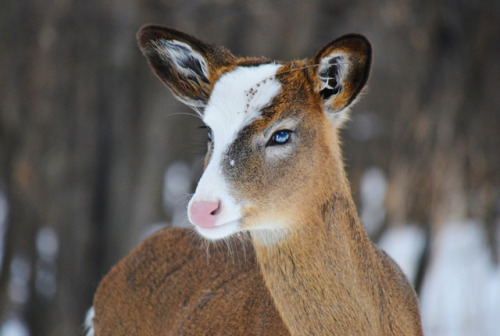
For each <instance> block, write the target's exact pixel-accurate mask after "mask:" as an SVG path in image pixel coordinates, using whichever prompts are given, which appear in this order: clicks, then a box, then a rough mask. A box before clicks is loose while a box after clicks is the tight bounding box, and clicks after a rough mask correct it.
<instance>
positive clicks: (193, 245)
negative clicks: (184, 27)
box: [92, 25, 422, 336]
mask: <svg viewBox="0 0 500 336" xmlns="http://www.w3.org/2000/svg"><path fill="white" fill-rule="evenodd" d="M138 41H139V45H140V48H141V50H142V52H143V54H144V55H145V56H146V58H147V59H148V61H149V64H150V66H151V67H152V69H153V70H154V72H155V73H156V75H157V76H158V77H159V78H160V79H161V80H162V81H163V82H164V83H165V84H166V85H167V86H168V88H169V89H170V90H171V91H172V92H173V94H174V95H175V96H176V97H177V98H178V99H179V100H180V101H182V102H184V103H185V104H187V105H189V106H190V107H192V108H194V109H195V110H196V111H197V112H198V113H199V114H200V116H201V118H202V120H203V122H204V123H205V125H206V128H207V133H208V141H207V143H208V145H207V147H208V152H207V155H206V159H205V170H204V173H203V175H202V177H201V179H200V181H199V183H198V186H197V188H196V192H195V194H194V196H193V197H192V199H191V200H190V202H189V205H188V216H189V220H190V222H191V223H192V224H193V225H194V228H195V229H196V231H197V232H198V233H199V235H201V236H202V237H204V238H206V239H207V240H220V239H228V238H230V237H233V236H240V238H241V237H248V238H246V240H245V238H242V242H241V249H239V250H236V251H234V252H233V254H230V253H228V252H227V251H226V252H224V251H222V250H218V249H217V248H216V247H214V245H213V244H209V245H208V247H202V246H200V245H202V244H200V239H199V238H197V237H194V236H193V234H192V233H190V232H188V230H185V229H168V230H164V231H161V232H159V233H157V234H156V235H154V236H153V237H151V238H149V239H147V240H146V241H144V242H143V243H142V244H141V245H140V246H139V247H138V248H136V249H135V250H134V251H132V252H131V253H130V254H129V255H128V256H127V257H126V258H125V259H124V260H122V261H121V262H120V263H119V264H118V265H117V266H115V267H114V268H113V269H112V270H111V272H110V273H109V274H108V275H107V276H106V277H105V278H104V280H103V281H102V282H101V284H100V286H99V288H98V290H97V293H96V296H95V298H94V309H95V315H94V316H93V319H92V322H93V326H94V330H95V334H96V335H98V336H101V335H174V334H176V335H177V334H190V335H205V334H206V335H214V334H224V335H264V334H266V335H289V334H291V335H422V329H421V322H420V315H419V308H418V303H417V299H416V296H415V293H414V291H413V289H412V287H411V285H410V284H409V283H408V281H407V279H406V278H405V276H404V275H403V273H402V272H401V270H400V269H399V267H398V266H397V265H396V264H395V263H394V262H393V261H392V259H391V258H390V257H389V256H387V255H386V254H385V253H384V252H383V251H381V250H379V249H378V248H377V247H375V246H374V245H373V244H372V243H371V241H370V240H369V238H368V237H367V235H366V233H365V232H364V230H363V228H362V226H361V224H360V221H359V219H358V216H357V213H356V208H355V205H354V203H353V200H352V197H351V192H350V188H349V183H348V180H347V178H346V174H345V171H344V166H343V161H342V155H341V151H340V140H339V135H338V133H339V128H340V127H341V126H342V123H343V122H344V121H345V119H346V117H347V109H348V107H349V106H350V105H351V104H352V103H353V101H354V100H355V99H356V97H357V96H358V94H359V93H360V91H361V90H362V88H363V87H364V85H365V83H366V81H367V79H368V75H369V71H370V63H371V46H370V44H369V42H368V41H367V40H366V38H365V37H363V36H360V35H346V36H343V37H341V38H339V39H337V40H334V41H333V42H331V43H329V44H327V45H326V46H324V47H323V48H322V49H320V50H319V51H318V52H317V53H316V54H315V55H314V57H313V58H311V59H309V60H301V61H292V62H288V63H282V62H274V61H270V60H267V59H262V58H238V57H235V56H233V55H232V54H231V53H230V52H229V51H228V50H226V49H223V48H221V47H217V46H214V45H211V44H208V43H205V42H202V41H200V40H198V39H196V38H194V37H192V36H190V35H187V34H185V33H182V32H179V31H177V30H174V29H171V28H166V27H162V26H152V25H150V26H145V27H143V28H142V29H141V30H140V31H139V33H138ZM243 250H246V255H244V253H245V252H243ZM207 253H208V256H207ZM234 259H238V260H239V261H236V262H235V261H234Z"/></svg>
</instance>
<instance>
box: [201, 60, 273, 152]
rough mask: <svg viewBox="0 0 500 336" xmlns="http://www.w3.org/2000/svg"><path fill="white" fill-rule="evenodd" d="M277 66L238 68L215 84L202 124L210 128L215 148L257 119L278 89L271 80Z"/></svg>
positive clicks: (233, 137) (231, 138)
mask: <svg viewBox="0 0 500 336" xmlns="http://www.w3.org/2000/svg"><path fill="white" fill-rule="evenodd" d="M280 67H281V65H279V64H275V63H270V64H263V65H259V66H255V67H238V68H236V69H235V70H233V71H231V72H230V73H228V74H225V75H223V76H222V77H221V78H220V79H219V80H218V81H217V83H215V85H214V89H213V91H212V95H211V96H210V100H209V101H208V104H207V107H206V108H205V112H204V116H203V121H204V122H205V124H207V125H208V126H210V128H211V129H212V131H213V135H214V143H215V146H216V147H224V148H226V147H227V146H228V145H229V144H231V143H232V142H233V141H234V139H235V137H236V135H237V134H238V132H239V131H240V130H242V129H243V128H244V127H245V126H247V125H249V124H250V123H251V122H252V121H253V120H255V119H257V118H259V117H260V116H261V110H262V109H263V108H264V107H266V106H267V105H269V104H270V103H271V101H272V99H273V98H274V97H275V96H276V95H277V94H278V93H279V92H280V90H281V83H280V82H279V81H277V80H276V79H275V75H276V72H277V70H278V69H279V68H280Z"/></svg>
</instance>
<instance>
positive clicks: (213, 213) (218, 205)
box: [210, 202, 220, 216]
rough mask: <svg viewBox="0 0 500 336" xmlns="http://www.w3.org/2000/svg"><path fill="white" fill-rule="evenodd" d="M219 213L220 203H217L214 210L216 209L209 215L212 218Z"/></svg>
mask: <svg viewBox="0 0 500 336" xmlns="http://www.w3.org/2000/svg"><path fill="white" fill-rule="evenodd" d="M219 212H220V202H219V203H217V208H216V209H214V210H213V211H212V212H210V214H211V215H212V216H217V215H218V214H219Z"/></svg>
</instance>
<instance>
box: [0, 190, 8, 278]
mask: <svg viewBox="0 0 500 336" xmlns="http://www.w3.org/2000/svg"><path fill="white" fill-rule="evenodd" d="M8 212H9V205H8V203H7V196H6V195H5V193H4V192H3V191H2V190H0V271H1V270H2V265H3V254H4V240H5V231H6V230H7V216H8Z"/></svg>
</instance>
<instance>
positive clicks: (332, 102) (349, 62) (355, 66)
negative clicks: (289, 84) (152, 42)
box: [311, 34, 372, 125]
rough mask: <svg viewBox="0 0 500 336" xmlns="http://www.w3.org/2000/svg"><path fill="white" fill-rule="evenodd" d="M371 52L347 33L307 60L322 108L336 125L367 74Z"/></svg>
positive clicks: (363, 40)
mask: <svg viewBox="0 0 500 336" xmlns="http://www.w3.org/2000/svg"><path fill="white" fill-rule="evenodd" d="M371 54H372V50H371V46H370V42H368V40H367V39H366V38H365V37H364V36H362V35H356V34H350V35H345V36H342V37H341V38H338V39H336V40H334V41H332V42H330V43H329V44H327V45H326V46H324V47H323V48H322V49H321V50H320V51H318V52H317V53H316V55H315V56H314V58H313V59H312V60H311V62H312V64H314V65H316V66H314V67H313V69H314V71H313V73H314V79H313V80H314V82H315V90H316V92H317V93H318V94H319V95H320V97H321V99H322V102H323V108H324V110H325V112H326V113H327V114H328V115H329V117H330V118H331V119H332V120H333V121H334V122H335V123H336V124H339V125H340V124H342V123H343V121H344V120H345V119H346V112H345V109H346V108H347V107H348V106H349V105H350V104H351V103H352V102H353V101H354V100H355V99H356V97H357V96H358V94H359V93H360V92H361V89H363V87H364V86H365V84H366V81H367V80H368V76H369V74H370V65H371V57H372V55H371Z"/></svg>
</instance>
